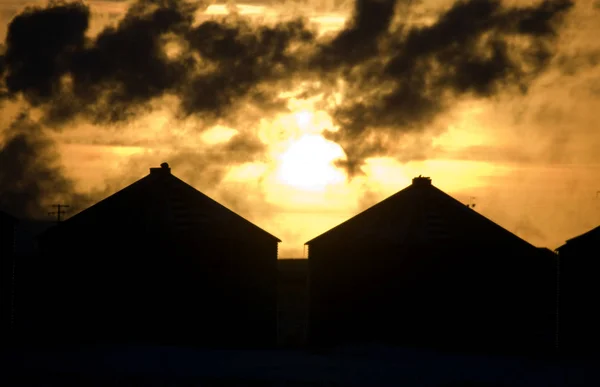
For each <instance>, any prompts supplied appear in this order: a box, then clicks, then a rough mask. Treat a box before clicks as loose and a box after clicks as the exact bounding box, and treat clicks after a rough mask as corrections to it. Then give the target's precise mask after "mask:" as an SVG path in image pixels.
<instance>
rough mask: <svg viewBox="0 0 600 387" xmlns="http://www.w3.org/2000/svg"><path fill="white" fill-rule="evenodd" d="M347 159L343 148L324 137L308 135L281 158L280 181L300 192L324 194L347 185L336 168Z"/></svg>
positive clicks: (294, 144) (297, 141)
mask: <svg viewBox="0 0 600 387" xmlns="http://www.w3.org/2000/svg"><path fill="white" fill-rule="evenodd" d="M343 156H344V151H343V150H342V148H341V147H340V146H339V145H337V144H335V143H333V142H331V141H328V140H326V139H325V138H324V137H323V136H321V135H315V134H307V135H304V136H302V137H300V138H299V139H298V140H296V141H294V142H293V143H292V144H291V145H290V147H289V148H288V149H287V150H286V151H285V152H284V153H283V154H282V155H281V157H280V165H279V170H278V178H279V180H280V181H282V182H283V183H285V184H288V185H291V186H293V187H296V188H299V189H303V190H308V191H322V190H324V189H325V188H326V187H327V186H328V185H331V184H337V183H341V182H344V180H345V176H344V174H343V173H342V172H341V171H340V170H338V169H337V168H336V167H335V166H334V165H333V161H334V160H336V159H340V158H342V157H343Z"/></svg>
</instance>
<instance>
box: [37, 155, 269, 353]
mask: <svg viewBox="0 0 600 387" xmlns="http://www.w3.org/2000/svg"><path fill="white" fill-rule="evenodd" d="M278 242H279V239H277V238H276V237H274V236H273V235H271V234H269V233H267V232H265V231H264V230H262V229H260V228H259V227H257V226H256V225H254V224H253V223H251V222H249V221H247V220H246V219H244V218H242V217H241V216H239V215H237V214H235V213H234V212H232V211H230V210H228V209H227V208H225V207H224V206H222V205H221V204H219V203H217V202H215V201H214V200H212V199H210V198H209V197H208V196H206V195H204V194H202V193H201V192H199V191H197V190H196V189H194V188H193V187H191V186H190V185H188V184H186V183H185V182H183V181H182V180H180V179H178V178H177V177H175V176H173V175H172V174H171V170H170V168H169V167H168V165H167V164H166V163H164V164H162V165H161V167H160V168H151V169H150V174H149V175H148V176H146V177H144V178H142V179H140V180H138V181H137V182H135V183H133V184H131V185H130V186H128V187H126V188H124V189H123V190H121V191H119V192H117V193H115V194H114V195H112V196H110V197H108V198H106V199H104V200H102V201H100V202H99V203H97V204H95V205H93V206H91V207H90V208H88V209H86V210H84V211H82V212H80V213H79V214H76V215H74V216H73V217H71V218H69V219H67V220H66V221H64V222H62V223H60V224H58V225H57V226H56V227H53V228H51V229H49V230H48V231H47V232H45V233H44V234H43V235H42V237H41V238H40V246H41V250H42V253H43V259H44V261H45V262H46V263H47V266H46V267H45V268H44V270H43V272H45V273H48V275H47V276H46V277H47V281H46V286H45V287H43V288H42V287H41V288H40V291H43V292H47V297H46V300H47V302H46V303H45V304H46V305H47V309H46V310H45V311H43V314H44V316H45V317H44V318H43V319H42V320H43V321H44V326H43V327H40V329H39V331H41V332H43V333H42V336H44V337H51V338H52V339H53V340H54V341H58V342H74V343H144V344H146V343H148V344H175V345H194V346H212V347H269V346H272V345H275V343H276V336H277V333H276V332H277V329H276V319H277V315H276V313H277V310H276V302H277V301H276V287H277V246H278Z"/></svg>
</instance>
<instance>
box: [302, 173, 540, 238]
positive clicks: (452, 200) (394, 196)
mask: <svg viewBox="0 0 600 387" xmlns="http://www.w3.org/2000/svg"><path fill="white" fill-rule="evenodd" d="M415 188H416V189H426V190H428V191H427V192H431V193H433V194H435V195H437V196H438V197H441V198H443V199H444V200H445V201H446V203H448V204H450V205H452V206H455V207H456V208H459V207H460V211H463V213H465V214H469V215H468V216H471V217H472V218H473V219H479V220H480V221H484V222H486V224H488V225H489V226H491V227H494V228H495V229H496V230H498V231H501V232H502V233H504V234H505V235H508V236H510V238H512V239H514V240H515V241H519V242H520V243H524V244H526V245H528V246H529V247H531V248H536V247H535V246H534V245H532V244H531V243H529V242H527V241H526V240H524V239H522V238H521V237H519V236H518V235H516V234H514V233H512V232H511V231H509V230H507V229H505V228H504V227H502V226H500V225H499V224H498V223H496V222H494V221H492V220H491V219H489V218H487V217H486V216H484V215H483V214H481V213H479V212H477V211H475V210H473V209H471V208H469V207H467V206H465V205H464V204H463V203H461V202H460V201H458V200H457V199H455V198H454V197H452V196H451V195H449V194H448V193H446V192H444V191H442V190H441V189H439V188H438V187H436V186H434V185H433V184H426V185H425V184H423V185H421V184H418V185H415V184H412V185H409V186H407V187H405V188H403V189H402V190H400V191H398V192H396V193H394V194H392V195H390V196H389V197H387V198H385V199H383V200H382V201H380V202H378V203H376V204H374V205H373V206H371V207H369V208H367V209H365V210H363V211H361V212H360V213H358V214H356V215H354V216H352V217H351V218H349V219H347V220H345V221H344V222H342V223H340V224H338V225H337V226H335V227H333V228H331V229H329V230H327V231H325V232H324V233H322V234H320V235H318V236H316V237H315V238H313V239H311V240H309V241H308V242H306V243H305V245H308V244H311V243H313V242H314V241H316V240H318V239H321V237H323V236H325V235H327V234H330V233H335V232H338V231H339V230H340V229H341V228H345V227H347V225H348V224H349V223H351V222H352V223H353V222H355V221H356V219H357V218H359V219H360V218H362V217H363V216H364V214H365V213H368V212H371V211H373V210H377V209H378V208H381V206H382V205H385V203H389V202H391V201H393V200H395V199H397V198H398V196H401V195H405V194H406V193H407V192H410V191H411V190H412V189H415Z"/></svg>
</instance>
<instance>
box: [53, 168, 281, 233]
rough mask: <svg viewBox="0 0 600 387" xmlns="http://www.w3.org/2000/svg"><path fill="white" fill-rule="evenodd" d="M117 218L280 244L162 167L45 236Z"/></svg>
mask: <svg viewBox="0 0 600 387" xmlns="http://www.w3.org/2000/svg"><path fill="white" fill-rule="evenodd" d="M121 217H127V218H128V219H131V218H134V219H136V221H137V222H138V223H140V224H141V223H145V222H147V220H148V219H152V221H158V222H164V223H165V224H167V225H168V226H167V227H171V228H173V229H174V230H175V231H179V230H188V229H190V228H192V227H195V226H197V225H206V226H207V227H212V226H214V225H219V226H222V227H223V229H225V230H229V231H231V232H240V233H244V232H258V233H261V234H263V235H264V236H266V237H268V238H271V239H273V240H275V241H277V242H281V240H279V238H277V237H275V236H273V235H272V234H270V233H268V232H266V231H264V230H263V229H261V228H260V227H258V226H256V225H255V224H253V223H251V222H250V221H248V220H246V219H244V218H243V217H242V216H240V215H238V214H236V213H235V212H233V211H231V210H230V209H228V208H226V207H225V206H223V205H221V204H219V203H218V202H216V201H215V200H213V199H211V198H210V197H208V196H206V195H205V194H203V193H202V192H200V191H198V190H196V189H195V188H194V187H192V186H190V185H189V184H187V183H185V182H184V181H182V180H180V179H179V178H177V177H175V176H174V175H172V174H171V169H170V168H169V166H168V164H166V163H163V164H162V165H161V168H150V174H149V175H147V176H145V177H143V178H142V179H140V180H138V181H136V182H134V183H133V184H131V185H129V186H127V187H125V188H123V189H122V190H120V191H118V192H116V193H115V194H113V195H111V196H109V197H107V198H106V199H104V200H101V201H100V202H98V203H96V204H94V205H92V206H91V207H89V208H87V209H85V210H83V211H81V212H80V213H78V214H76V215H74V216H72V217H70V218H69V219H67V220H65V221H63V222H61V223H60V224H59V225H58V226H57V227H54V228H52V229H50V230H48V232H47V233H46V234H48V233H54V232H57V231H59V230H61V229H65V228H69V227H77V226H79V225H85V224H95V223H102V222H107V221H113V222H118V221H119V219H120V218H121ZM121 219H122V218H121Z"/></svg>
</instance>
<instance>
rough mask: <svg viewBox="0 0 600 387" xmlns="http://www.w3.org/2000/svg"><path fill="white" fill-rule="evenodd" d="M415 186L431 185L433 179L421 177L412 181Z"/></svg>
mask: <svg viewBox="0 0 600 387" xmlns="http://www.w3.org/2000/svg"><path fill="white" fill-rule="evenodd" d="M412 183H413V185H431V178H430V177H425V176H421V175H419V176H418V177H415V178H413V179H412Z"/></svg>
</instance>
